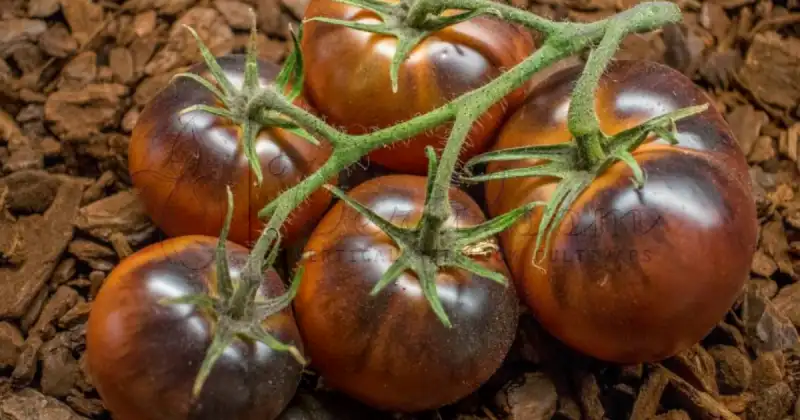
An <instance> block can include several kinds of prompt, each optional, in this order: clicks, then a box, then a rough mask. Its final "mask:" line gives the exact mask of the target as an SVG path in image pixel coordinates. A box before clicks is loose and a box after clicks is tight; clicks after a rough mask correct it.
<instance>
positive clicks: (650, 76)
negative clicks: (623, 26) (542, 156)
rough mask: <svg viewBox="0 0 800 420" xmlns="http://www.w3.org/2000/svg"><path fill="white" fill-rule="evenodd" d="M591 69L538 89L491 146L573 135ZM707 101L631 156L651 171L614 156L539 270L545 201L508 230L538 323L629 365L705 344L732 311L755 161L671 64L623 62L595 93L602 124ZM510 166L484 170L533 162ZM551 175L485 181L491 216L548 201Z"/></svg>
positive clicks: (748, 230) (750, 224) (749, 251)
mask: <svg viewBox="0 0 800 420" xmlns="http://www.w3.org/2000/svg"><path fill="white" fill-rule="evenodd" d="M580 71H581V67H580V66H573V67H570V68H567V69H564V70H562V71H560V72H558V73H556V74H554V75H552V76H551V77H550V78H548V79H547V80H545V81H543V82H542V83H541V84H539V85H538V86H535V87H534V88H533V91H532V92H531V95H530V97H529V100H528V101H527V102H526V103H525V104H524V105H523V106H521V107H520V109H519V111H518V112H517V113H516V114H515V115H513V116H512V117H511V118H510V119H509V121H508V123H507V124H506V125H505V126H504V128H503V130H502V132H501V133H500V136H499V140H498V142H497V144H496V146H495V149H496V150H497V149H505V148H511V147H519V146H526V145H537V144H553V143H560V142H565V141H568V140H569V139H570V138H571V136H570V134H569V132H568V130H567V127H566V116H567V112H566V110H567V109H568V103H569V95H570V93H571V90H572V87H573V86H574V82H575V81H576V80H577V78H578V77H579V75H580ZM702 103H709V104H710V108H709V110H707V111H706V112H704V113H702V114H699V115H695V116H693V117H689V118H687V119H685V120H681V121H678V122H677V139H678V141H679V144H678V145H677V146H671V145H669V144H668V143H667V142H666V141H664V140H663V139H658V138H651V139H649V140H648V142H647V143H645V144H643V145H642V146H640V147H639V148H638V149H637V150H636V151H634V152H633V153H632V154H633V156H634V158H635V159H636V161H637V162H639V164H640V165H641V167H642V169H643V170H644V172H645V176H646V183H645V186H644V187H643V189H642V190H641V191H639V190H637V189H636V187H635V186H634V184H633V182H632V180H631V177H632V176H633V173H632V171H631V170H630V168H629V167H628V166H627V165H625V164H623V163H620V162H618V163H616V164H614V165H613V166H612V167H611V168H610V169H609V170H608V171H607V172H606V173H604V174H602V175H601V176H600V177H598V179H596V180H595V181H594V182H593V184H592V185H591V186H590V187H589V188H588V189H587V190H586V191H584V192H583V193H582V194H581V196H580V197H579V198H578V199H577V200H576V201H575V203H574V204H573V205H572V206H571V208H570V209H569V213H568V215H567V217H566V218H565V219H564V221H563V222H562V223H561V225H560V226H558V227H557V228H556V229H555V231H554V234H553V236H552V242H551V250H550V252H549V253H548V254H547V255H546V256H545V259H544V261H543V262H542V263H540V264H541V265H542V267H543V268H544V269H545V270H546V271H547V272H546V273H544V272H542V271H541V270H540V269H539V268H537V267H535V266H534V264H533V263H532V259H533V258H534V256H535V257H537V260H538V259H541V258H542V253H541V251H539V252H537V253H536V254H534V248H535V243H536V235H537V233H538V226H539V222H540V220H541V216H542V210H541V209H537V210H536V211H534V212H533V213H532V214H531V216H530V217H528V218H525V219H522V220H521V221H520V222H518V223H516V224H515V225H514V226H513V227H512V228H511V229H509V230H507V231H505V232H503V234H502V235H501V237H502V244H503V250H504V253H505V255H506V260H507V261H508V263H509V267H510V269H511V271H512V273H513V277H514V279H515V280H517V287H518V290H519V293H520V295H521V296H522V297H523V300H524V301H525V302H526V303H527V305H528V306H529V307H530V308H531V309H532V311H533V313H534V315H535V316H536V317H537V318H538V320H539V321H540V322H541V323H542V325H543V326H544V327H545V328H546V329H547V330H548V331H549V332H550V333H551V334H553V335H554V336H556V337H557V338H559V339H561V340H562V341H563V342H565V343H566V344H568V345H569V346H571V347H573V348H575V349H577V350H579V351H581V352H583V353H585V354H588V355H590V356H593V357H595V358H598V359H602V360H606V361H611V362H619V363H640V362H651V361H658V360H662V359H665V358H667V357H670V356H672V355H674V354H676V353H678V352H680V351H681V350H684V349H686V348H688V347H690V346H692V345H694V344H695V343H696V342H698V341H700V340H701V339H702V338H703V337H704V336H705V335H706V334H708V333H709V332H710V331H711V330H712V329H713V327H714V326H715V325H716V324H717V323H718V322H719V321H720V320H722V319H723V317H724V316H725V314H726V313H727V311H728V310H729V308H730V307H731V305H732V304H733V303H734V301H735V300H736V298H737V297H738V295H739V293H740V291H741V290H742V288H743V286H744V284H745V281H746V280H747V279H748V276H749V270H750V261H751V259H752V255H753V252H754V251H755V247H756V238H757V228H758V222H757V218H756V210H755V204H754V199H753V195H752V190H751V185H750V178H749V174H748V165H747V162H746V160H745V158H744V155H743V153H742V152H741V150H740V149H739V146H738V144H737V143H736V140H735V139H734V137H733V134H732V133H731V131H730V129H729V128H728V126H727V124H726V122H725V120H724V119H723V117H722V115H721V114H720V113H719V112H718V111H717V110H716V109H715V108H714V107H713V103H711V101H710V99H709V98H708V97H707V96H706V95H705V93H704V92H703V91H702V90H700V88H698V87H697V86H695V85H694V84H693V82H692V81H691V80H690V79H688V78H686V77H685V76H683V75H682V74H681V73H679V72H677V71H676V70H673V69H671V68H669V67H666V66H664V65H661V64H657V63H651V62H644V61H615V62H613V63H612V64H611V65H610V67H609V68H608V70H607V71H606V72H605V74H604V76H603V78H602V79H601V82H600V85H599V87H598V89H597V99H596V112H597V114H598V118H599V120H600V123H601V127H602V129H603V131H604V132H605V133H606V134H609V135H611V134H614V133H617V132H619V131H622V130H624V129H627V128H630V127H633V126H635V125H637V124H638V123H640V122H643V121H645V120H647V119H649V118H651V117H655V116H658V115H662V114H664V113H666V112H669V111H673V110H676V109H680V108H684V107H687V106H692V105H700V104H702ZM534 163H535V161H529V162H520V161H516V162H507V163H506V162H502V163H492V164H490V165H488V166H487V172H495V171H500V170H506V169H511V168H514V167H523V166H530V165H531V164H534ZM554 187H555V183H554V182H553V179H550V178H542V177H540V178H517V179H507V180H499V181H490V182H488V183H487V184H486V189H485V191H486V200H487V206H488V209H489V213H490V214H491V215H493V216H494V215H498V214H501V213H503V212H505V211H509V210H511V209H513V208H516V207H518V206H520V205H522V204H524V203H527V202H530V201H534V200H547V199H548V198H550V197H551V195H552V193H553V190H554Z"/></svg>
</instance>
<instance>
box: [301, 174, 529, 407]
mask: <svg viewBox="0 0 800 420" xmlns="http://www.w3.org/2000/svg"><path fill="white" fill-rule="evenodd" d="M425 180H426V179H425V177H422V176H414V175H388V176H382V177H378V178H374V179H371V180H369V181H366V182H364V183H363V184H360V185H358V186H357V187H356V188H354V189H353V190H351V191H350V192H349V195H350V196H351V197H352V198H353V199H355V200H357V201H358V202H360V203H362V204H363V205H365V206H366V207H367V208H370V209H372V210H373V211H374V212H376V213H378V214H379V215H381V216H383V217H384V218H386V219H387V220H389V221H390V222H392V223H394V224H396V225H398V226H401V227H406V228H411V227H414V226H416V224H417V223H418V222H419V220H420V217H421V215H422V208H423V204H424V200H425ZM450 197H451V201H452V206H453V208H454V209H455V214H454V217H453V218H451V220H450V221H449V226H451V227H454V226H458V227H468V226H474V225H477V224H479V223H481V222H482V221H484V216H483V214H482V212H481V210H480V208H479V207H478V205H477V204H476V203H475V202H474V201H473V200H472V199H471V198H470V197H469V196H468V195H467V194H466V193H464V192H463V191H460V190H458V189H456V188H452V189H451V191H450ZM305 252H306V255H307V258H306V260H305V263H304V267H305V272H304V276H303V279H302V282H301V284H300V289H299V291H298V295H297V298H296V299H295V301H294V307H295V314H296V317H297V321H298V326H299V327H300V331H301V334H302V335H303V340H304V343H305V345H306V351H307V352H308V355H309V357H310V359H311V367H312V368H313V369H314V370H316V371H317V372H319V373H320V374H321V375H322V377H323V378H324V381H325V383H326V384H328V385H330V386H332V387H333V388H336V389H339V390H340V391H343V392H345V393H346V394H348V395H350V396H352V397H354V398H356V399H358V400H360V401H362V402H364V403H366V404H368V405H371V406H373V407H375V408H378V409H381V410H395V411H406V412H413V411H420V410H426V409H434V408H438V407H441V406H443V405H447V404H450V403H453V402H455V401H457V400H458V399H460V398H463V397H465V396H467V395H468V394H470V393H472V392H473V391H475V390H476V389H477V388H478V387H479V386H480V385H481V384H483V383H484V382H485V381H486V380H487V379H488V378H489V377H490V376H491V375H492V374H493V373H494V372H495V371H496V370H497V368H498V367H499V366H500V364H501V363H502V361H503V359H504V357H505V356H506V353H507V352H508V350H509V347H510V346H511V343H512V341H513V339H514V335H515V329H516V325H517V313H518V301H517V297H516V293H515V292H514V288H513V287H510V286H508V287H504V286H502V285H500V284H498V283H495V282H493V281H492V280H489V279H487V278H482V277H480V276H477V275H473V274H471V273H469V272H466V271H464V270H461V269H454V268H440V269H439V271H438V273H437V275H436V287H437V290H438V293H439V296H440V297H441V300H442V303H443V306H444V309H445V311H446V313H447V314H448V316H449V318H450V321H451V322H452V324H453V327H452V328H451V329H448V328H447V327H446V326H445V325H444V324H442V322H441V321H440V320H439V319H438V318H437V317H436V315H435V314H434V312H433V310H432V309H431V308H430V305H429V303H428V301H427V300H426V298H425V297H424V296H423V293H422V291H421V288H420V283H419V280H418V279H417V277H416V275H415V274H413V272H411V271H408V272H406V273H404V274H402V275H401V276H400V278H399V279H398V280H397V281H396V282H395V283H393V284H391V285H389V286H388V287H387V288H386V289H384V290H383V291H382V292H380V293H379V294H378V295H376V296H375V297H370V295H369V294H370V291H371V290H372V288H373V287H374V286H375V285H376V283H377V282H378V281H379V280H380V279H381V277H382V276H383V274H384V273H385V272H386V270H387V269H388V268H389V266H390V265H391V264H392V263H393V262H394V261H395V260H396V259H397V257H398V255H399V253H400V251H399V248H398V246H397V244H396V243H395V242H394V241H393V240H391V239H390V238H389V237H388V236H387V235H386V234H385V233H384V232H383V231H381V230H379V229H378V228H377V227H376V226H375V225H374V224H372V223H371V222H369V221H368V220H367V219H365V218H364V217H363V216H361V215H360V214H359V213H358V212H356V211H355V210H353V209H352V208H351V207H350V206H348V205H346V204H345V203H343V202H341V201H339V202H337V204H335V205H334V206H333V208H332V209H331V211H330V212H328V213H327V214H326V215H325V216H324V217H323V219H322V220H321V221H320V223H319V224H318V225H317V227H316V229H315V230H314V232H313V233H312V234H311V237H310V238H309V241H308V243H307V244H306V247H305ZM311 253H313V255H312V254H311ZM472 258H474V260H475V261H476V262H477V263H478V264H481V265H483V266H484V267H485V268H488V269H491V270H494V271H497V272H501V273H504V274H506V275H508V271H507V268H506V266H505V264H504V262H503V260H502V256H501V254H500V252H499V251H497V250H496V249H492V250H490V251H488V252H487V253H485V254H483V255H476V256H474V257H472Z"/></svg>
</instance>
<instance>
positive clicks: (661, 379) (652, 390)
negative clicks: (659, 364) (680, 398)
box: [630, 369, 669, 420]
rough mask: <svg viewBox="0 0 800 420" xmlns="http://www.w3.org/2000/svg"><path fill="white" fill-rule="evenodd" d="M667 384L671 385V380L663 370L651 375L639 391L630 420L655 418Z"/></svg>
mask: <svg viewBox="0 0 800 420" xmlns="http://www.w3.org/2000/svg"><path fill="white" fill-rule="evenodd" d="M667 384H669V378H668V377H667V375H666V374H665V373H664V371H663V370H660V369H659V370H655V371H653V372H652V373H650V375H649V376H648V378H647V382H645V383H644V385H643V386H642V387H641V389H639V395H638V396H637V397H636V402H635V403H634V405H633V410H632V413H631V417H630V420H649V419H650V418H651V417H653V416H655V414H656V411H658V407H659V404H660V403H661V396H662V395H663V394H664V390H665V389H666V388H667Z"/></svg>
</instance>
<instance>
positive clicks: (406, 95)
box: [301, 0, 535, 174]
mask: <svg viewBox="0 0 800 420" xmlns="http://www.w3.org/2000/svg"><path fill="white" fill-rule="evenodd" d="M319 17H325V18H330V19H341V20H345V21H350V22H353V23H358V24H371V23H376V22H381V17H380V16H379V15H378V14H376V13H375V12H374V11H371V10H368V9H365V8H358V7H355V6H353V5H349V4H345V3H340V2H337V1H336V0H312V1H311V2H310V3H309V5H308V8H307V9H306V14H305V17H304V18H305V19H306V20H307V22H306V23H305V29H304V31H305V32H304V36H303V40H302V44H301V45H302V51H303V57H304V60H305V65H306V67H305V71H306V75H305V94H306V96H307V98H308V101H309V103H310V104H311V105H312V106H313V107H314V108H315V109H316V110H318V112H319V113H320V115H322V116H324V117H325V119H326V120H327V121H328V122H329V123H331V124H333V125H335V126H337V127H342V129H343V130H344V131H346V132H349V133H354V134H365V133H369V132H371V131H374V130H376V129H380V128H387V127H391V126H392V125H394V124H397V123H400V122H404V121H408V120H410V119H411V118H413V117H415V116H418V115H422V114H425V113H426V112H429V111H432V110H434V109H436V108H438V107H440V106H444V105H447V104H448V103H449V102H450V101H451V100H453V99H455V98H456V97H458V96H460V95H462V94H464V93H467V92H469V91H471V90H474V89H476V88H478V87H480V86H483V85H485V84H486V83H488V82H489V81H491V80H494V79H495V78H497V76H499V75H500V74H502V73H503V72H504V71H505V70H507V69H509V68H511V67H513V66H514V65H516V64H519V63H520V62H521V61H522V60H524V59H525V58H527V57H528V56H529V55H530V54H531V53H532V52H533V51H534V49H535V45H534V42H533V37H532V36H531V34H530V33H529V32H527V31H526V30H525V29H524V28H521V27H519V26H517V25H513V24H510V23H507V22H503V21H501V20H498V19H494V18H492V17H484V16H480V17H476V18H473V19H471V20H468V21H464V22H460V23H457V24H455V25H452V26H447V27H445V28H442V29H440V30H436V31H434V32H433V33H432V34H430V35H429V36H428V37H427V38H425V39H424V40H421V41H420V42H419V44H418V45H415V46H414V47H413V49H412V50H410V51H408V56H407V58H406V59H405V60H404V61H403V62H402V64H401V65H400V66H399V70H398V72H397V91H396V92H394V91H393V86H392V79H391V77H390V69H391V66H392V60H393V58H394V57H395V54H396V53H397V50H398V49H399V48H403V47H402V46H401V45H400V43H399V41H398V40H397V39H395V38H393V37H389V36H386V35H383V34H379V33H369V32H366V31H362V30H358V29H353V28H348V27H345V26H341V25H336V24H329V23H325V22H317V21H314V20H313V19H314V18H319ZM525 89H526V86H523V87H520V88H518V89H515V90H514V91H513V92H511V93H510V94H508V95H506V96H505V97H504V98H503V99H502V100H501V101H498V103H497V104H495V105H494V106H492V107H491V108H490V109H489V110H488V111H486V112H485V113H484V114H483V115H482V117H481V118H480V120H479V122H478V123H477V124H475V125H474V126H473V128H472V130H471V131H470V133H469V139H468V141H467V144H466V145H465V146H464V147H463V148H462V150H461V152H460V158H461V159H464V160H465V159H469V158H471V157H473V156H475V155H477V154H479V153H482V152H485V151H486V150H488V148H489V147H490V146H491V142H492V141H493V139H494V137H493V136H494V134H495V131H496V130H497V129H498V128H499V127H500V125H501V124H502V122H503V120H504V119H505V117H506V115H507V114H508V112H509V110H511V109H513V108H514V107H515V106H516V105H517V104H519V103H520V102H521V101H522V100H523V99H524V97H525ZM448 132H449V130H448V126H447V125H443V126H440V127H437V128H435V129H432V130H427V131H426V132H424V133H420V134H418V135H416V136H414V137H412V138H410V139H404V140H403V141H401V142H400V143H398V144H395V145H392V146H391V147H386V148H379V149H377V150H374V151H373V152H371V153H370V154H369V160H370V161H371V162H375V163H378V164H380V165H382V166H385V167H387V168H389V169H391V170H393V171H398V172H402V173H409V174H424V173H425V171H426V169H427V159H426V157H425V147H426V146H434V147H435V148H436V149H437V150H438V151H440V152H441V150H442V149H443V148H444V145H445V142H446V141H447V137H448Z"/></svg>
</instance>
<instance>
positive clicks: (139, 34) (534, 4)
mask: <svg viewBox="0 0 800 420" xmlns="http://www.w3.org/2000/svg"><path fill="white" fill-rule="evenodd" d="M635 1H636V0H539V1H527V0H511V3H512V4H514V5H515V6H518V7H523V8H529V9H530V10H533V11H535V12H537V13H538V14H540V15H544V16H547V17H549V18H552V19H559V20H565V19H569V20H574V21H590V20H594V19H598V18H601V17H605V16H607V15H609V14H611V13H614V12H616V11H619V10H623V9H624V8H627V7H630V6H631V5H632V4H633V3H635ZM306 3H307V1H305V0H242V1H239V0H218V1H211V0H127V1H122V0H116V1H111V0H105V1H103V0H0V319H2V321H0V419H4V420H6V419H7V420H45V419H47V420H56V419H58V420H78V419H86V418H89V419H107V418H110V416H109V415H108V413H107V412H106V411H105V410H104V407H103V404H102V401H101V400H100V399H99V397H98V395H97V393H96V392H95V390H94V389H93V387H92V385H91V381H90V380H89V378H88V377H87V375H86V374H85V371H84V366H85V359H84V357H83V350H84V348H85V338H84V331H85V322H86V319H87V317H88V314H89V311H90V310H91V302H92V298H93V296H95V295H96V293H97V291H98V289H99V287H100V286H101V285H102V283H103V281H104V278H105V277H106V275H107V274H108V273H109V271H110V270H111V269H113V268H114V266H115V264H117V263H118V262H119V260H120V259H121V258H124V257H125V256H127V255H129V254H130V253H131V252H133V251H135V250H136V249H138V248H140V247H141V246H143V245H145V244H148V243H152V242H154V241H158V240H160V239H162V238H163V235H162V234H161V233H160V232H159V231H158V230H157V229H155V228H154V227H153V225H152V224H151V223H150V221H149V220H148V217H147V215H146V214H145V213H144V210H143V208H142V206H141V205H140V203H139V202H138V200H137V197H136V194H135V192H133V191H132V190H131V187H130V179H129V176H128V173H127V168H126V153H127V145H128V141H129V135H130V132H131V130H132V128H133V126H134V125H135V123H136V120H137V117H138V115H139V112H140V110H141V109H142V106H143V105H144V104H145V103H147V101H148V100H149V99H150V98H152V97H153V96H154V94H155V93H156V92H158V90H159V89H161V88H162V87H163V86H165V84H166V83H167V82H168V81H169V80H170V78H171V76H172V75H173V74H175V73H176V72H179V71H182V70H184V69H185V67H186V66H188V65H190V64H192V63H194V62H196V61H198V60H199V56H198V54H197V51H196V48H195V47H194V43H193V41H192V40H191V37H190V35H189V34H188V33H187V31H185V30H184V29H183V27H182V25H183V24H188V25H191V26H193V27H194V28H196V29H197V30H198V32H199V34H200V36H201V37H202V38H203V39H204V40H205V41H206V42H207V43H208V44H209V45H210V47H211V49H212V51H213V52H214V53H215V54H217V55H222V54H226V53H230V52H234V51H243V46H244V44H245V42H246V39H247V28H248V25H249V23H250V20H249V15H248V7H249V6H250V5H253V6H256V7H255V9H256V11H257V13H258V24H259V28H260V31H261V34H260V36H259V44H260V45H259V48H260V55H261V57H262V58H265V59H268V60H275V61H280V60H282V59H283V58H284V57H285V56H286V54H287V52H288V43H287V40H288V39H290V38H289V33H288V25H289V24H290V23H294V22H297V21H298V19H299V18H300V17H302V14H303V10H304V7H305V4H306ZM679 3H680V4H681V6H682V7H683V10H684V11H685V20H684V23H683V24H682V25H675V26H670V27H667V28H664V29H663V30H661V31H658V32H655V33H650V34H643V35H634V36H630V37H629V38H628V39H627V40H626V41H625V44H624V48H623V50H622V51H621V52H620V53H619V56H620V57H625V58H644V59H649V60H655V61H660V62H663V63H666V64H668V65H670V66H672V67H674V68H677V69H679V70H680V71H682V72H684V73H685V74H687V75H689V76H691V77H692V78H693V79H694V80H695V81H696V82H697V83H698V84H699V85H700V86H702V87H703V88H705V89H706V90H707V91H708V93H709V95H710V97H711V98H713V100H714V101H715V102H716V104H717V105H718V106H719V107H720V109H721V110H723V111H724V113H725V115H726V116H727V118H728V120H729V122H730V124H731V126H732V128H733V130H734V132H735V134H736V137H737V139H738V141H739V143H740V144H741V146H742V148H743V149H744V151H745V153H746V155H747V157H748V160H749V162H750V164H751V174H752V179H753V182H754V185H755V188H756V191H757V206H758V209H759V217H760V222H761V231H760V233H761V235H760V240H759V249H758V252H757V253H756V255H755V257H754V259H753V263H752V279H751V281H750V282H749V284H748V287H747V289H746V291H745V293H744V294H743V295H742V298H741V299H740V300H739V302H738V303H737V304H736V305H735V306H734V307H733V308H732V309H731V311H730V313H729V315H728V316H727V317H726V319H725V321H724V322H722V323H720V324H719V326H718V327H717V328H716V329H715V330H714V331H713V332H712V333H711V334H710V335H709V336H708V337H707V338H706V339H705V340H704V341H703V342H702V343H698V344H697V345H696V346H695V347H694V348H692V349H690V350H689V351H686V352H684V353H682V354H679V355H677V356H675V357H673V358H671V359H669V360H667V361H665V362H663V363H660V364H653V365H644V366H642V365H640V366H624V367H620V366H613V365H607V364H604V363H598V362H596V361H593V360H589V359H586V358H585V357H582V356H579V355H576V354H574V353H572V352H570V351H569V350H567V349H563V348H561V347H560V345H559V344H558V343H555V342H554V340H552V339H551V338H549V337H548V336H547V335H546V334H544V333H543V332H542V331H541V330H540V329H539V328H538V327H537V326H536V323H535V322H534V321H533V320H532V319H531V318H530V317H527V316H524V317H523V319H522V327H521V328H520V333H519V340H518V343H517V345H515V348H514V350H513V351H512V352H511V354H510V355H509V359H508V361H507V363H506V364H505V366H504V367H503V368H502V369H501V370H500V371H499V372H497V374H496V375H495V377H494V378H492V380H491V381H489V383H487V384H486V385H485V386H484V387H483V388H482V389H481V390H479V391H478V392H476V393H475V394H474V395H473V396H470V397H468V398H466V399H464V400H463V401H461V402H459V403H457V404H455V405H454V406H452V407H447V408H445V409H442V410H439V411H438V412H435V413H423V414H420V415H415V416H401V415H383V414H378V413H374V412H371V411H370V410H369V409H367V408H365V407H363V406H361V405H359V404H357V403H355V402H353V401H352V400H350V399H348V398H346V397H343V396H341V395H339V394H336V393H333V392H330V391H326V390H324V389H319V387H317V386H316V385H317V381H316V379H315V378H314V377H313V376H312V375H309V377H308V378H306V380H304V382H303V385H302V387H301V390H300V392H299V393H298V396H297V397H296V399H295V401H294V402H293V404H292V406H291V407H290V408H289V410H287V412H286V413H285V414H284V417H283V418H284V420H288V419H293V420H300V419H307V420H311V419H314V420H320V419H358V418H369V419H377V418H383V417H384V416H386V417H387V418H400V419H406V418H407V419H460V420H470V419H475V420H477V419H489V420H498V419H514V420H532V419H549V418H558V419H591V420H595V419H597V420H601V419H627V418H631V419H634V420H646V419H662V420H667V419H670V420H680V419H737V418H742V419H748V420H783V419H790V418H794V419H800V405H797V404H798V403H797V401H798V396H799V395H800V346H798V345H796V344H795V343H796V342H797V330H796V328H797V327H798V326H800V191H798V183H797V179H798V156H799V155H800V150H799V149H800V1H798V0H784V1H781V0H774V1H769V0H709V1H698V0H685V1H680V2H679ZM532 338H535V340H532ZM534 342H536V343H540V344H537V345H535V346H534V345H533V344H531V343H534Z"/></svg>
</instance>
